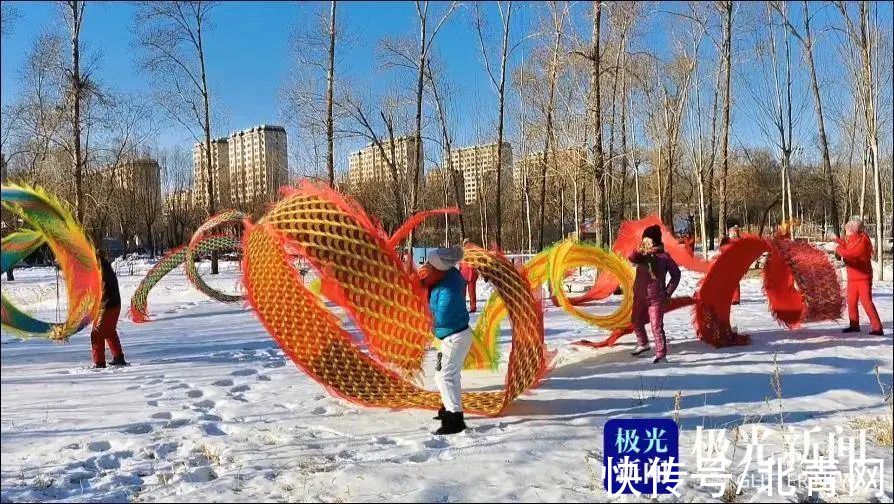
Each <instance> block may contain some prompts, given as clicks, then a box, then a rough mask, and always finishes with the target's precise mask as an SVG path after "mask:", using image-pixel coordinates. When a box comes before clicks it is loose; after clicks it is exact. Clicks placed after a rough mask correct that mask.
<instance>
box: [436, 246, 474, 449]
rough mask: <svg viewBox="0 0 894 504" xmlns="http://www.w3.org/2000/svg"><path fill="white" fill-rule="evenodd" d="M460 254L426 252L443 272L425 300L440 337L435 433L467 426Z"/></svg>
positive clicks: (466, 334) (468, 334)
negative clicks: (437, 426)
mask: <svg viewBox="0 0 894 504" xmlns="http://www.w3.org/2000/svg"><path fill="white" fill-rule="evenodd" d="M462 258H463V249H462V248H460V247H451V248H446V249H437V250H435V251H433V252H431V253H429V255H428V263H429V264H430V265H431V266H432V267H433V268H434V269H436V270H438V271H442V272H444V275H443V277H442V278H441V279H440V281H438V282H437V283H436V284H435V285H434V286H432V287H431V290H430V295H429V301H428V303H429V308H430V309H431V313H432V318H433V319H434V332H435V337H437V338H438V339H439V340H441V351H440V352H438V361H437V365H436V366H435V383H437V385H438V391H439V392H440V393H441V402H442V403H443V407H442V408H441V409H440V411H438V416H437V417H436V418H437V419H440V420H441V428H440V429H438V430H437V431H436V432H435V434H456V433H458V432H462V431H464V430H465V429H466V423H465V420H464V419H463V406H462V384H461V383H460V372H461V371H462V368H463V363H464V362H465V360H466V355H468V353H469V348H470V347H471V346H472V331H471V329H469V310H468V309H467V308H466V280H465V279H464V278H463V276H462V274H461V273H460V272H459V270H458V269H457V267H456V266H457V264H459V262H460V261H461V260H462Z"/></svg>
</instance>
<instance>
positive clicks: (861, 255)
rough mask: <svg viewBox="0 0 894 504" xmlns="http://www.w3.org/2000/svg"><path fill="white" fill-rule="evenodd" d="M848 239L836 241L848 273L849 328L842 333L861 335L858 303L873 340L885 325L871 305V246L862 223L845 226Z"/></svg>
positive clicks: (850, 223)
mask: <svg viewBox="0 0 894 504" xmlns="http://www.w3.org/2000/svg"><path fill="white" fill-rule="evenodd" d="M844 230H845V233H846V238H845V239H843V240H842V239H841V238H836V239H835V241H836V243H838V247H836V248H835V253H836V254H838V255H839V256H840V257H841V259H842V260H843V261H844V265H845V268H846V270H847V315H848V319H850V325H849V326H848V327H846V328H844V330H842V331H841V332H844V333H852V332H860V312H859V310H858V308H857V303H858V302H859V303H860V304H862V305H863V311H865V312H866V315H867V316H868V317H869V325H870V329H871V331H870V332H869V334H871V335H873V336H881V335H882V334H884V333H883V332H882V321H881V319H880V318H879V316H878V310H876V309H875V303H873V302H872V242H871V241H870V240H869V236H868V235H867V234H866V233H864V232H863V223H862V222H860V221H858V220H852V221H850V222H848V223H847V224H845V225H844Z"/></svg>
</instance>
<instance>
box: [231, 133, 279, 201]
mask: <svg viewBox="0 0 894 504" xmlns="http://www.w3.org/2000/svg"><path fill="white" fill-rule="evenodd" d="M286 142H287V139H286V130H285V128H283V127H282V126H270V125H266V124H262V125H260V126H256V127H254V128H249V129H246V130H242V131H239V132H236V133H233V134H231V135H230V137H229V139H228V142H227V145H228V148H229V158H230V165H229V169H230V177H229V181H230V194H229V196H230V202H231V204H232V205H234V206H236V207H237V208H242V209H247V208H249V207H252V206H254V205H257V204H260V203H267V202H270V201H273V200H274V199H275V198H276V194H277V192H278V191H279V188H280V187H282V186H284V185H286V184H288V182H289V165H288V149H287V147H286Z"/></svg>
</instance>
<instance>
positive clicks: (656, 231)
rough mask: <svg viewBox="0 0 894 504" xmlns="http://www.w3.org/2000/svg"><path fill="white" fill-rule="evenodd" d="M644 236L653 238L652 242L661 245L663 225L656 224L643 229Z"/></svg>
mask: <svg viewBox="0 0 894 504" xmlns="http://www.w3.org/2000/svg"><path fill="white" fill-rule="evenodd" d="M643 238H651V239H652V243H654V244H655V245H661V226H659V225H657V224H655V225H652V226H649V227H647V228H646V229H644V230H643Z"/></svg>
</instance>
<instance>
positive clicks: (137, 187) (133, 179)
mask: <svg viewBox="0 0 894 504" xmlns="http://www.w3.org/2000/svg"><path fill="white" fill-rule="evenodd" d="M106 173H108V174H109V175H111V176H112V180H113V181H114V182H115V187H116V188H117V189H122V190H125V191H136V192H146V193H147V194H153V199H155V198H156V197H157V198H158V201H159V202H160V201H161V167H160V166H158V161H156V160H154V159H152V158H150V157H138V158H134V159H127V160H124V161H121V162H120V163H118V164H117V165H116V166H113V167H111V168H108V169H107V170H106ZM159 206H161V205H160V204H159Z"/></svg>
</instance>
